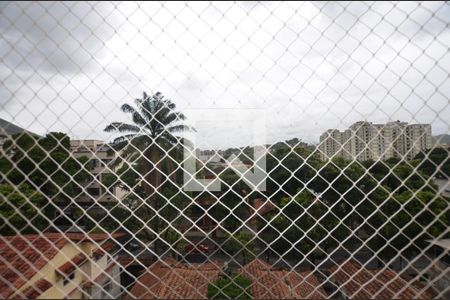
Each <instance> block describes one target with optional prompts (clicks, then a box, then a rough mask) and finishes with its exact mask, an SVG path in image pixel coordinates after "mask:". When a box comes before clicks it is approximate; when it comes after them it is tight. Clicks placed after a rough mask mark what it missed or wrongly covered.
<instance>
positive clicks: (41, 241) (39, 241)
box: [0, 234, 67, 298]
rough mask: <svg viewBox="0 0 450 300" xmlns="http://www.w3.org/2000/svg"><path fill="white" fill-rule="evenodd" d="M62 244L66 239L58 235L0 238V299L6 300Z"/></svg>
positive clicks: (42, 265) (43, 264)
mask: <svg viewBox="0 0 450 300" xmlns="http://www.w3.org/2000/svg"><path fill="white" fill-rule="evenodd" d="M66 243H67V239H65V238H64V237H63V236H62V235H60V234H46V235H44V236H39V235H21V236H11V237H1V238H0V256H1V258H2V259H1V260H0V270H1V271H0V277H1V278H2V280H1V281H0V298H2V297H3V298H6V297H8V296H9V295H11V294H12V293H14V292H15V290H17V289H19V288H20V287H21V286H22V285H23V284H25V283H26V282H27V280H28V279H30V278H31V277H32V276H33V275H34V274H36V270H40V269H41V268H42V267H44V266H45V265H46V264H47V262H48V261H49V260H51V259H52V258H53V257H54V256H55V255H56V254H57V253H58V251H59V249H61V248H62V247H63V246H64V245H65V244H66ZM33 247H34V248H33Z"/></svg>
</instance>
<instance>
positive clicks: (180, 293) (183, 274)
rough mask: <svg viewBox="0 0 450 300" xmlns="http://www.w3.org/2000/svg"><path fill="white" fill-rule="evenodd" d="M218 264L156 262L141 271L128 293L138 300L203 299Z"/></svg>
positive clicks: (214, 277) (215, 276)
mask: <svg viewBox="0 0 450 300" xmlns="http://www.w3.org/2000/svg"><path fill="white" fill-rule="evenodd" d="M221 267H222V266H221V265H218V264H217V263H203V264H190V265H185V264H181V263H178V262H176V261H174V260H169V261H158V262H156V263H154V264H153V265H151V266H150V268H149V269H148V270H147V272H145V273H143V275H142V277H141V278H140V279H139V280H138V282H137V283H136V284H135V285H134V286H133V288H132V289H131V294H132V295H133V298H140V299H144V298H158V299H207V293H208V283H209V282H212V281H214V280H216V279H217V278H218V277H219V274H220V271H221Z"/></svg>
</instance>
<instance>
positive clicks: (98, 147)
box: [70, 140, 126, 204]
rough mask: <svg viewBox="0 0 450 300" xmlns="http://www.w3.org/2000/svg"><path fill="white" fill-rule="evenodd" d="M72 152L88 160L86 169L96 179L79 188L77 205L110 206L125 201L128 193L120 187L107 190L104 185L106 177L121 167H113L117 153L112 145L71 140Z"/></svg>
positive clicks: (96, 141)
mask: <svg viewBox="0 0 450 300" xmlns="http://www.w3.org/2000/svg"><path fill="white" fill-rule="evenodd" d="M70 150H71V152H72V155H73V156H74V157H76V158H80V157H86V158H87V159H88V161H87V164H86V165H85V168H86V171H88V172H89V173H91V174H92V176H93V177H94V178H93V179H90V180H86V181H85V182H82V187H78V188H77V194H78V196H77V197H76V198H75V201H76V202H77V203H79V204H83V203H86V204H89V203H96V204H100V203H101V204H108V203H116V202H117V201H119V200H121V199H123V197H124V196H125V195H126V191H124V190H123V189H121V188H119V187H110V188H108V189H107V188H106V186H105V185H104V184H103V180H104V179H105V176H107V175H108V174H112V172H114V170H115V169H118V168H119V167H120V166H114V165H113V163H114V160H115V159H116V158H117V153H116V152H115V151H111V148H110V145H108V144H107V143H105V142H104V141H100V140H71V141H70Z"/></svg>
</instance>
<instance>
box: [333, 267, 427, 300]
mask: <svg viewBox="0 0 450 300" xmlns="http://www.w3.org/2000/svg"><path fill="white" fill-rule="evenodd" d="M329 272H330V275H331V278H332V279H334V281H335V282H337V283H338V285H339V286H340V288H341V291H342V292H343V293H344V294H345V295H346V296H347V297H349V298H361V299H369V298H377V299H392V298H396V299H417V298H420V299H431V298H432V296H431V295H429V294H428V293H427V292H421V291H419V290H418V289H416V288H415V287H413V286H411V284H409V283H408V282H407V281H406V280H404V279H403V278H402V277H401V276H400V274H398V273H396V272H395V271H393V270H391V269H389V268H384V269H379V270H369V269H367V268H365V267H363V266H362V265H361V264H359V263H358V262H356V261H354V260H350V261H347V262H345V263H343V264H339V265H334V266H332V267H330V268H329Z"/></svg>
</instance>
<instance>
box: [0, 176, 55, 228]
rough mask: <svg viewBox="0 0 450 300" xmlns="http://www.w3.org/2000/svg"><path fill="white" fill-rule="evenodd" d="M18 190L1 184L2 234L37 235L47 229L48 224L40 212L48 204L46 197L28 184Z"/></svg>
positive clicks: (0, 212) (0, 221)
mask: <svg viewBox="0 0 450 300" xmlns="http://www.w3.org/2000/svg"><path fill="white" fill-rule="evenodd" d="M17 190H18V191H17ZM17 190H16V189H15V188H14V187H13V186H11V185H8V184H0V195H1V196H0V214H1V216H2V217H1V218H0V234H1V235H15V234H17V233H18V232H19V233H21V234H25V233H36V230H37V231H41V230H44V229H46V228H47V227H48V222H47V221H46V219H45V217H44V215H43V213H42V211H40V208H42V206H43V205H45V203H46V200H45V197H44V196H43V195H42V194H41V193H39V192H37V191H36V190H34V189H32V188H31V187H30V186H29V185H27V184H21V185H19V186H17ZM5 220H7V221H6V222H5Z"/></svg>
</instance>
